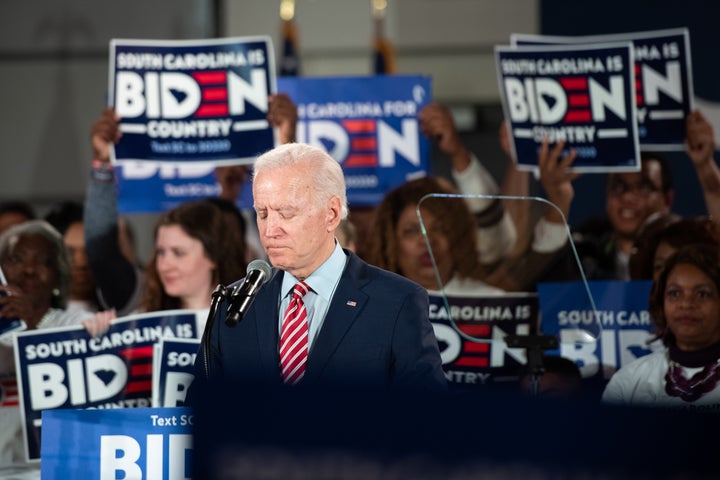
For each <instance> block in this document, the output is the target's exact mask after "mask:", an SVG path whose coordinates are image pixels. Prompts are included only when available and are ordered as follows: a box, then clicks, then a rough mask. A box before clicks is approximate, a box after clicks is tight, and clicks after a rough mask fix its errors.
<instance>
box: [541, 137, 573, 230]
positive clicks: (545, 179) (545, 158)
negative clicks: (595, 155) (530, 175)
mask: <svg viewBox="0 0 720 480" xmlns="http://www.w3.org/2000/svg"><path fill="white" fill-rule="evenodd" d="M564 148H565V142H562V141H561V142H558V143H556V144H555V146H554V147H553V148H552V149H551V148H550V145H549V142H548V140H547V139H545V140H543V142H542V144H541V146H540V153H539V155H538V166H539V167H540V182H541V183H542V186H543V188H544V189H545V195H547V199H548V200H549V201H550V202H552V203H554V204H555V205H557V206H558V208H560V210H562V212H563V215H565V217H567V216H568V214H569V213H570V203H571V202H572V199H573V197H574V196H575V191H574V189H573V186H572V181H573V180H575V179H576V178H577V177H579V176H580V174H579V173H575V172H572V171H571V170H570V167H571V166H572V163H573V162H574V161H575V158H577V151H576V150H574V149H572V150H570V152H569V153H568V154H567V155H565V156H564V157H562V158H560V155H561V154H562V152H563V149H564ZM545 219H546V220H547V221H549V222H553V223H561V224H564V223H565V219H563V218H562V217H561V216H560V213H559V212H558V211H557V210H555V209H554V208H549V209H548V210H547V213H546V214H545Z"/></svg>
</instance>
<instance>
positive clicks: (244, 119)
mask: <svg viewBox="0 0 720 480" xmlns="http://www.w3.org/2000/svg"><path fill="white" fill-rule="evenodd" d="M109 63H110V68H109V73H110V74H109V92H110V94H109V98H110V105H111V106H113V107H115V111H116V113H117V114H118V115H119V116H120V117H121V120H120V130H121V131H122V133H123V136H122V138H121V139H120V142H119V143H118V144H117V145H115V148H114V150H115V151H114V155H113V156H112V160H113V162H115V161H118V162H121V161H125V160H143V161H152V162H173V163H197V162H212V163H213V164H215V165H223V164H225V165H231V164H240V163H252V162H253V160H254V159H255V157H256V156H257V155H258V154H260V153H262V152H264V151H266V150H269V149H270V148H272V147H273V146H274V134H273V130H272V127H271V126H270V124H269V122H268V120H267V118H266V117H267V112H268V96H269V95H270V94H271V93H273V92H275V66H274V58H273V48H272V43H271V39H270V37H265V36H258V37H238V38H222V39H210V40H192V41H189V40H179V41H155V40H125V39H114V40H112V41H111V42H110V62H109Z"/></svg>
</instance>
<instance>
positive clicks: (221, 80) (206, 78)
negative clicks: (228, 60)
mask: <svg viewBox="0 0 720 480" xmlns="http://www.w3.org/2000/svg"><path fill="white" fill-rule="evenodd" d="M192 77H193V78H194V79H195V81H196V82H198V83H199V84H200V85H220V84H222V85H224V84H226V83H227V73H226V72H222V71H221V72H195V73H193V74H192Z"/></svg>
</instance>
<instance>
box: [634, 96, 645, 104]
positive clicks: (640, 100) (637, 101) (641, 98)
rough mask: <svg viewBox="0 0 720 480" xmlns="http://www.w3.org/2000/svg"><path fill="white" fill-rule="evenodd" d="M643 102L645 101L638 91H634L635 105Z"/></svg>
mask: <svg viewBox="0 0 720 480" xmlns="http://www.w3.org/2000/svg"><path fill="white" fill-rule="evenodd" d="M643 103H645V99H644V98H643V96H642V95H640V94H639V93H636V94H635V105H642V104H643Z"/></svg>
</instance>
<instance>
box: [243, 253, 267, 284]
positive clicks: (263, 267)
mask: <svg viewBox="0 0 720 480" xmlns="http://www.w3.org/2000/svg"><path fill="white" fill-rule="evenodd" d="M253 270H259V271H260V272H262V283H265V282H267V281H268V280H270V272H272V267H271V266H270V264H269V263H268V262H266V261H265V260H263V259H260V258H258V259H256V260H253V261H252V262H250V263H249V264H248V266H247V273H248V274H249V273H250V272H251V271H253Z"/></svg>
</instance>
